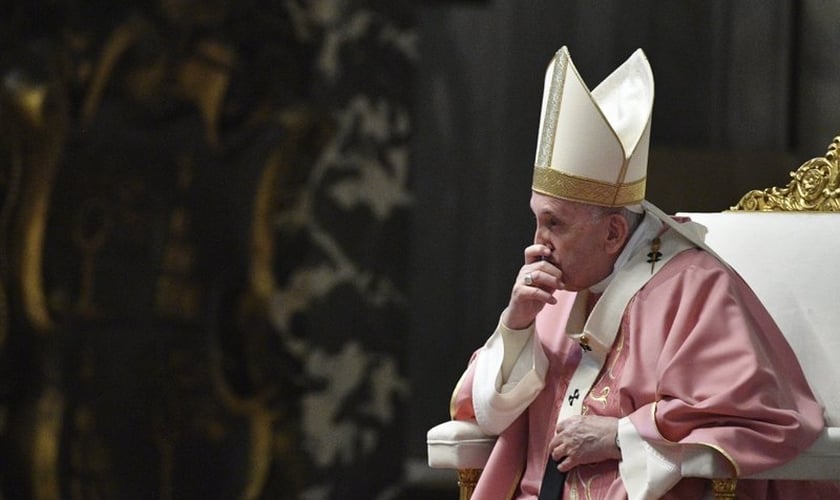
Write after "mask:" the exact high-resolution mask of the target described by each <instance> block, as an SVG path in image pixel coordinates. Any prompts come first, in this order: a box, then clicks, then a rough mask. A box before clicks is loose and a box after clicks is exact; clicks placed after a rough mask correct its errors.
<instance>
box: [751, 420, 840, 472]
mask: <svg viewBox="0 0 840 500" xmlns="http://www.w3.org/2000/svg"><path fill="white" fill-rule="evenodd" d="M750 479H801V480H834V481H837V480H840V427H826V428H825V429H824V430H823V432H822V434H820V437H819V438H817V440H816V441H815V442H814V444H812V445H811V447H810V448H808V449H807V450H805V451H803V452H802V453H800V454H799V455H798V456H797V457H796V458H794V459H793V460H791V461H790V462H788V463H786V464H784V465H782V466H779V467H776V468H775V469H771V470H768V471H765V472H761V473H759V474H755V475H752V476H750Z"/></svg>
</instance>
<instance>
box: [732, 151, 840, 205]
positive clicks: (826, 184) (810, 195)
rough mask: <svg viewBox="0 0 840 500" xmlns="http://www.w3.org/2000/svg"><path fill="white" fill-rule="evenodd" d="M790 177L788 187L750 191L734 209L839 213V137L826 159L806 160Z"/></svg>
mask: <svg viewBox="0 0 840 500" xmlns="http://www.w3.org/2000/svg"><path fill="white" fill-rule="evenodd" d="M790 176H791V178H792V179H791V181H790V183H788V185H787V186H785V187H783V188H779V187H771V188H767V189H764V190H753V191H750V192H748V193H747V194H745V195H744V196H743V197H742V198H741V200H740V201H738V203H737V204H736V205H735V206H733V207H731V210H744V211H761V212H770V211H817V212H837V211H840V136H837V137H835V138H834V140H833V141H832V142H831V144H830V145H829V146H828V152H827V153H826V155H825V157H819V158H812V159H810V160H808V161H806V162H805V163H803V164H802V165H801V166H800V167H799V168H798V169H797V170H796V171H794V172H791V173H790Z"/></svg>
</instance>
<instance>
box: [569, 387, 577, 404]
mask: <svg viewBox="0 0 840 500" xmlns="http://www.w3.org/2000/svg"><path fill="white" fill-rule="evenodd" d="M578 398H580V391H579V390H577V389H575V392H573V393H572V395H571V396H569V406H574V405H575V400H576V399H578Z"/></svg>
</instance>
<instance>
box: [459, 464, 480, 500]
mask: <svg viewBox="0 0 840 500" xmlns="http://www.w3.org/2000/svg"><path fill="white" fill-rule="evenodd" d="M480 477H481V469H459V470H458V491H459V495H458V498H459V499H460V500H470V497H472V494H473V492H474V491H475V485H476V484H477V483H478V479H479V478H480Z"/></svg>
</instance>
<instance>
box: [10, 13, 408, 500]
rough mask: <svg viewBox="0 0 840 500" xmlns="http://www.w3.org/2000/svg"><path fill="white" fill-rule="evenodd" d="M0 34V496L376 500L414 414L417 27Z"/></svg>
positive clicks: (379, 24)
mask: <svg viewBox="0 0 840 500" xmlns="http://www.w3.org/2000/svg"><path fill="white" fill-rule="evenodd" d="M42 7H43V5H42V4H40V3H39V2H36V3H32V4H27V5H22V6H16V7H15V8H14V9H12V11H11V12H10V13H9V15H7V16H5V17H4V18H3V21H0V24H2V26H0V31H2V33H3V35H1V36H0V43H2V46H0V47H2V50H0V55H2V60H0V98H2V100H0V127H2V135H0V137H2V139H0V141H2V142H0V153H2V155H0V191H1V192H0V201H2V205H0V209H2V212H0V224H2V225H0V237H2V240H0V244H2V260H0V265H1V266H2V269H0V270H1V271H2V282H0V454H2V456H0V461H2V463H3V468H2V470H0V491H2V492H3V493H2V494H3V495H5V496H8V497H10V498H36V499H43V500H52V499H59V498H61V499H64V498H68V499H94V498H120V499H132V498H137V499H148V498H161V499H170V498H172V499H174V498H178V499H182V498H183V499H190V498H243V499H244V498H254V499H256V498H272V499H276V498H313V499H315V498H377V497H380V496H381V497H383V498H384V497H386V496H388V495H393V493H394V491H396V489H398V487H399V486H398V485H399V482H400V476H401V472H402V463H401V462H402V460H401V459H402V456H403V454H404V449H403V444H402V443H403V441H404V436H403V433H404V429H403V427H402V425H401V422H402V420H401V416H402V408H403V407H404V400H405V398H406V397H407V390H408V387H407V383H406V381H405V378H404V366H403V364H404V360H403V359H404V353H403V350H402V345H403V343H402V336H403V335H404V331H405V316H406V307H407V305H406V299H405V287H406V282H405V278H404V273H403V271H402V270H403V267H404V265H405V257H404V255H405V252H406V245H405V240H406V224H405V223H406V220H407V216H408V208H409V206H410V197H409V196H408V193H407V180H408V154H407V142H408V137H409V134H410V131H411V123H412V122H411V117H410V114H409V98H410V95H411V91H410V90H411V89H410V80H411V77H412V71H413V69H412V68H413V64H414V63H413V61H414V58H415V54H414V38H413V33H412V18H411V9H410V8H409V7H408V6H407V4H402V3H399V2H398V3H393V2H388V3H387V5H386V4H380V3H378V2H352V1H347V2H305V1H300V2H295V1H292V2H283V3H280V2H272V3H268V4H267V5H264V3H262V2H256V1H254V2H224V1H220V2H211V3H209V4H208V3H206V2H189V1H187V2H179V1H175V0H171V1H167V0H162V1H160V2H155V3H149V2H122V3H108V2H102V3H101V4H97V3H95V2H94V3H86V4H85V5H81V4H77V3H75V2H69V1H68V2H57V3H56V2H52V3H50V7H51V8H50V9H44V8H42Z"/></svg>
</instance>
